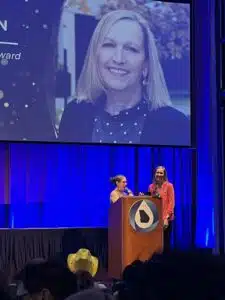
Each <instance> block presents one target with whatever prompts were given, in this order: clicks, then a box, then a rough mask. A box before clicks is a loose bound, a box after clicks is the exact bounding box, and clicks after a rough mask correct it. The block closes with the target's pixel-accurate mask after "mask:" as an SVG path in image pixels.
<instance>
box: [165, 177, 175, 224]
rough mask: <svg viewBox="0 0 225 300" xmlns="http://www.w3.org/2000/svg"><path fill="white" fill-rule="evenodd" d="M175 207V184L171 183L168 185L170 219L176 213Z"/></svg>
mask: <svg viewBox="0 0 225 300" xmlns="http://www.w3.org/2000/svg"><path fill="white" fill-rule="evenodd" d="M174 207H175V194H174V187H173V184H172V183H170V184H169V186H168V216H167V217H168V219H169V218H171V217H172V216H173V215H174Z"/></svg>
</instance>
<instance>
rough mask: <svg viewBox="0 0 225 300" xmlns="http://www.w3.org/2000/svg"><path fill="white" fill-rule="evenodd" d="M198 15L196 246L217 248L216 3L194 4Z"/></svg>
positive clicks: (199, 1)
mask: <svg viewBox="0 0 225 300" xmlns="http://www.w3.org/2000/svg"><path fill="white" fill-rule="evenodd" d="M193 5H194V13H195V26H194V30H195V52H194V56H195V67H194V72H195V80H194V82H193V87H194V96H195V103H196V130H197V170H196V171H197V176H196V178H197V195H196V209H197V216H196V217H197V218H196V245H197V246H199V247H209V248H214V247H215V233H214V218H215V216H214V209H215V203H216V201H217V199H218V195H217V191H218V183H217V179H216V176H217V168H218V164H219V161H218V154H217V144H218V139H217V134H218V128H217V110H218V99H217V97H216V96H217V95H216V80H215V78H216V68H215V45H214V44H215V40H214V38H215V31H214V30H215V26H214V22H215V1H214V0H198V1H193Z"/></svg>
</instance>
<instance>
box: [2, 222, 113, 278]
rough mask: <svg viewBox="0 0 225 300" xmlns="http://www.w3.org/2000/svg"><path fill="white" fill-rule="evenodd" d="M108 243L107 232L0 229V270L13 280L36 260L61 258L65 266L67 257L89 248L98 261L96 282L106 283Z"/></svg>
mask: <svg viewBox="0 0 225 300" xmlns="http://www.w3.org/2000/svg"><path fill="white" fill-rule="evenodd" d="M107 241H108V230H107V228H57V229H56V228H54V229H51V228H42V229H40V228H38V229H32V228H29V229H0V269H1V270H2V271H4V272H5V273H6V274H7V276H10V278H12V277H13V276H14V275H15V274H16V273H17V272H18V271H19V270H20V269H21V268H22V267H23V266H24V265H25V264H26V263H27V262H28V261H30V260H31V259H33V258H37V257H43V258H45V259H47V258H58V259H60V260H61V261H64V262H65V263H66V258H67V255H68V254H70V253H75V252H76V251H77V250H78V249H80V248H88V249H89V250H90V251H91V254H92V255H94V256H97V257H98V259H99V270H98V273H97V275H96V279H97V280H101V281H106V280H107V279H108V278H107V260H108V242H107Z"/></svg>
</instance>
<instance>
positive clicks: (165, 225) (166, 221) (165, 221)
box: [163, 219, 169, 229]
mask: <svg viewBox="0 0 225 300" xmlns="http://www.w3.org/2000/svg"><path fill="white" fill-rule="evenodd" d="M168 226H169V221H168V219H165V220H164V221H163V228H164V229H166V228H167V227H168Z"/></svg>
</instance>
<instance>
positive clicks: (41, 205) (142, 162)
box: [9, 144, 193, 247]
mask: <svg viewBox="0 0 225 300" xmlns="http://www.w3.org/2000/svg"><path fill="white" fill-rule="evenodd" d="M9 153H10V174H9V177H10V186H9V190H10V222H9V227H14V228H37V227H38V228H46V227H48V228H49V227H52V228H55V227H107V225H108V208H109V194H110V191H111V190H112V189H113V186H112V185H111V183H110V182H109V178H110V177H111V176H114V175H116V174H124V175H126V176H127V178H128V183H129V187H130V188H131V189H132V190H133V191H134V192H135V193H136V194H138V193H139V191H144V192H145V191H147V190H148V186H149V184H150V183H151V181H152V176H153V169H154V168H155V167H156V166H157V165H164V166H165V167H166V168H167V170H168V175H169V180H170V181H171V182H173V183H174V187H175V192H176V211H175V213H176V226H175V231H174V245H175V246H179V247H188V246H190V245H191V244H192V226H193V214H192V207H193V197H192V179H193V169H192V156H193V150H191V149H173V148H162V149H160V148H148V147H145V148H135V147H122V146H119V147H116V146H112V147H109V146H81V145H62V144H59V145H58V144H11V145H10V147H9ZM184 236H185V238H184Z"/></svg>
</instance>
